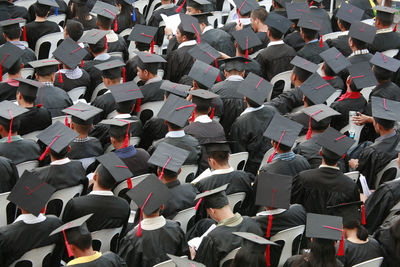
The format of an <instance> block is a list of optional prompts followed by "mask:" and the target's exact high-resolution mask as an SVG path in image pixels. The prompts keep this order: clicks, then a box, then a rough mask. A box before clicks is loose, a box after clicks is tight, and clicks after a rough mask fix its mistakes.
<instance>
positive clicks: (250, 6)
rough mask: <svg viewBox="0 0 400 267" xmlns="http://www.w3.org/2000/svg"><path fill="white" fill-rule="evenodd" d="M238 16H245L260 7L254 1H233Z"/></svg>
mask: <svg viewBox="0 0 400 267" xmlns="http://www.w3.org/2000/svg"><path fill="white" fill-rule="evenodd" d="M233 2H234V3H235V5H236V8H237V9H238V10H239V13H240V15H246V14H248V13H250V12H251V11H253V10H254V9H256V8H258V7H260V5H259V4H258V2H257V1H256V0H233Z"/></svg>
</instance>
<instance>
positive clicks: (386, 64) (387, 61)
mask: <svg viewBox="0 0 400 267" xmlns="http://www.w3.org/2000/svg"><path fill="white" fill-rule="evenodd" d="M369 62H370V63H371V64H374V65H375V66H378V67H381V68H383V69H385V70H388V71H391V72H396V71H397V70H398V69H399V67H400V60H398V59H395V58H392V57H388V56H385V54H383V53H381V52H376V53H375V55H374V56H373V57H372V58H371V60H370V61H369Z"/></svg>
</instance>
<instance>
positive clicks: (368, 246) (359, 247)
mask: <svg viewBox="0 0 400 267" xmlns="http://www.w3.org/2000/svg"><path fill="white" fill-rule="evenodd" d="M338 246H339V244H337V247H338ZM378 257H382V251H381V248H380V245H379V243H378V241H376V240H375V239H374V238H372V237H368V242H367V243H364V244H357V243H353V242H351V241H349V240H347V239H345V240H344V256H339V257H338V259H339V260H340V261H341V262H342V263H343V266H344V267H351V266H354V265H356V264H358V263H361V262H364V261H368V260H372V259H375V258H378Z"/></svg>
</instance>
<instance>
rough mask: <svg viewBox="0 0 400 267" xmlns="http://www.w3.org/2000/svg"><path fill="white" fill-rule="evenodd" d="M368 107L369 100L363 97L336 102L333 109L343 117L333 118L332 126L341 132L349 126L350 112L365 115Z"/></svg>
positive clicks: (332, 105) (332, 106)
mask: <svg viewBox="0 0 400 267" xmlns="http://www.w3.org/2000/svg"><path fill="white" fill-rule="evenodd" d="M366 105H367V100H365V98H364V97H363V96H362V95H361V96H360V97H359V98H353V99H351V98H346V99H343V100H342V101H335V102H333V103H332V104H331V108H333V109H334V110H336V111H337V112H339V113H340V114H341V115H339V116H334V117H332V121H331V124H330V126H331V127H333V128H335V129H336V130H338V131H340V130H341V129H342V128H343V127H345V126H346V125H347V124H349V111H356V112H360V113H363V112H364V108H365V106H366Z"/></svg>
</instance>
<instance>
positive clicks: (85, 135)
mask: <svg viewBox="0 0 400 267" xmlns="http://www.w3.org/2000/svg"><path fill="white" fill-rule="evenodd" d="M77 133H78V132H77ZM78 134H79V136H78V138H81V139H83V138H86V137H88V134H87V133H78Z"/></svg>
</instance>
